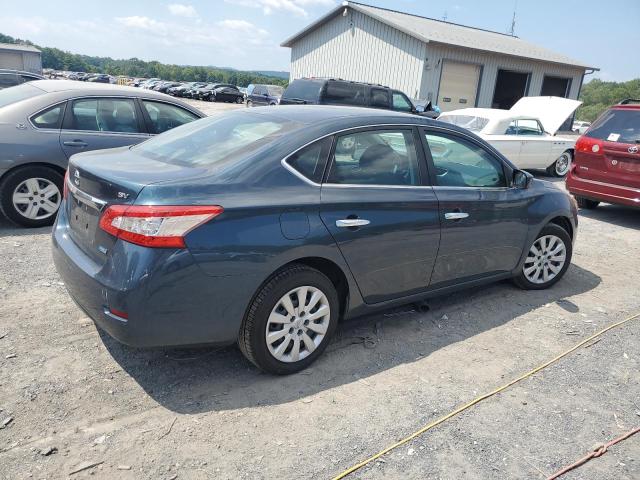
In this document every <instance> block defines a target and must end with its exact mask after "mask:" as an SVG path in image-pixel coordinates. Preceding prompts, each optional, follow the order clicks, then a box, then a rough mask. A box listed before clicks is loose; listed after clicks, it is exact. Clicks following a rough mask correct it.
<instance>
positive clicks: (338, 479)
mask: <svg viewBox="0 0 640 480" xmlns="http://www.w3.org/2000/svg"><path fill="white" fill-rule="evenodd" d="M638 317H640V313H636V314H635V315H632V316H630V317H627V318H625V319H624V320H621V321H620V322H617V323H614V324H612V325H609V326H608V327H606V328H603V329H602V330H600V331H599V332H597V333H594V334H593V335H591V336H590V337H589V338H586V339H584V340H582V341H581V342H580V343H578V344H577V345H575V346H573V347H571V348H570V349H569V350H567V351H565V352H562V353H561V354H560V355H558V356H557V357H555V358H553V359H551V360H549V361H548V362H546V363H543V364H542V365H540V366H539V367H536V368H534V369H533V370H531V371H529V372H527V373H525V374H524V375H522V376H520V377H518V378H516V379H515V380H511V381H510V382H509V383H507V384H506V385H503V386H502V387H499V388H496V389H495V390H493V391H492V392H489V393H486V394H484V395H481V396H479V397H478V398H476V399H474V400H472V401H470V402H469V403H467V404H465V405H463V406H461V407H459V408H457V409H455V410H454V411H453V412H451V413H449V414H447V415H445V416H444V417H441V418H439V419H437V420H435V421H433V422H431V423H429V424H428V425H425V426H424V427H422V428H421V429H420V430H418V431H416V432H414V433H412V434H411V435H409V436H408V437H405V438H403V439H402V440H400V441H399V442H396V443H394V444H393V445H390V446H388V447H387V448H385V449H384V450H381V451H379V452H378V453H376V454H375V455H372V456H370V457H369V458H367V459H365V460H363V461H361V462H360V463H357V464H356V465H354V466H353V467H351V468H348V469H346V470H345V471H344V472H342V473H340V474H339V475H337V476H335V477H333V480H341V479H342V478H345V477H346V476H347V475H350V474H352V473H353V472H355V471H356V470H359V469H361V468H362V467H364V466H365V465H367V464H369V463H371V462H373V461H374V460H377V459H378V458H380V457H382V456H383V455H385V454H387V453H389V452H390V451H391V450H394V449H396V448H398V447H400V446H402V445H404V444H405V443H407V442H410V441H411V440H413V439H414V438H416V437H419V436H420V435H422V434H423V433H425V432H426V431H428V430H431V429H432V428H433V427H436V426H438V425H440V424H441V423H443V422H446V421H447V420H449V419H450V418H452V417H455V416H456V415H458V414H459V413H461V412H464V411H465V410H467V409H468V408H471V407H473V406H474V405H475V404H477V403H480V402H482V401H483V400H486V399H487V398H489V397H492V396H493V395H495V394H497V393H500V392H502V391H503V390H506V389H507V388H509V387H511V386H512V385H515V384H516V383H518V382H520V381H522V380H524V379H525V378H528V377H530V376H531V375H534V374H536V373H538V372H539V371H540V370H543V369H545V368H547V367H548V366H549V365H551V364H553V363H555V362H557V361H558V360H560V359H561V358H562V357H566V356H567V355H569V354H570V353H572V352H574V351H575V350H577V349H578V348H580V347H582V346H583V345H585V344H587V343H589V342H590V341H591V340H594V339H595V338H597V337H599V336H601V335H602V334H604V333H606V332H608V331H609V330H611V329H613V328H616V327H619V326H620V325H623V324H625V323H627V322H629V321H631V320H633V319H635V318H638Z"/></svg>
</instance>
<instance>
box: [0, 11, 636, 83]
mask: <svg viewBox="0 0 640 480" xmlns="http://www.w3.org/2000/svg"><path fill="white" fill-rule="evenodd" d="M516 2H517V4H518V5H517V17H516V28H515V32H516V35H518V36H519V37H521V38H523V39H525V40H528V41H531V42H533V43H537V44H539V45H542V46H545V47H547V48H550V49H552V50H555V51H557V52H560V53H563V54H565V55H568V56H570V57H573V58H575V59H577V60H581V61H583V62H586V63H588V64H590V65H594V66H596V67H599V68H600V69H601V70H602V71H601V72H599V73H596V75H595V76H598V77H600V78H602V79H603V80H618V81H621V80H629V79H632V78H638V77H640V62H638V55H637V48H638V45H639V44H640V29H639V28H638V19H640V0H535V1H531V0H519V1H517V0H369V1H363V2H362V3H368V4H371V5H376V6H380V7H386V8H393V9H396V10H401V11H405V12H409V13H414V14H418V15H423V16H427V17H431V18H438V19H441V18H442V17H443V16H444V15H445V13H446V16H447V20H448V21H450V22H455V23H461V24H464V25H470V26H474V27H480V28H486V29H490V30H496V31H499V32H506V31H507V30H508V29H509V27H510V25H511V17H512V15H513V11H514V7H515V5H516ZM2 3H3V5H2V15H1V17H0V32H2V33H5V34H8V35H11V36H14V37H20V38H27V39H30V40H32V41H33V42H35V43H37V44H40V45H43V46H49V47H58V48H61V49H63V50H69V51H72V52H74V53H83V54H87V55H100V56H109V57H113V58H130V57H138V58H141V59H144V60H159V61H161V62H166V63H177V64H190V65H216V66H222V67H234V68H239V69H246V70H288V69H289V49H287V48H282V47H280V46H279V44H280V42H282V40H284V39H285V38H287V37H289V36H290V35H292V34H293V33H295V32H297V31H298V30H301V29H302V28H304V27H305V26H306V25H307V24H309V23H310V22H311V21H313V20H314V19H316V18H318V17H320V16H322V15H324V14H325V13H326V12H328V11H329V10H330V9H331V8H333V7H334V6H336V5H338V4H339V3H341V2H339V1H336V0H192V1H187V0H179V1H176V2H172V1H168V2H163V1H162V0H135V1H131V0H129V1H122V0H110V1H109V2H103V1H101V2H98V1H92V0H89V1H78V0H56V1H53V2H52V1H50V0H30V1H29V2H20V1H9V0H3V2H2Z"/></svg>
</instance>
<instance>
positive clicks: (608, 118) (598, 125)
mask: <svg viewBox="0 0 640 480" xmlns="http://www.w3.org/2000/svg"><path fill="white" fill-rule="evenodd" d="M585 136H587V137H591V138H597V139H599V140H606V141H609V142H619V143H640V110H622V109H620V110H616V109H611V110H609V111H608V112H607V113H605V114H604V115H602V116H601V117H600V118H598V120H596V121H595V123H594V124H593V125H591V128H590V129H589V130H587V133H585Z"/></svg>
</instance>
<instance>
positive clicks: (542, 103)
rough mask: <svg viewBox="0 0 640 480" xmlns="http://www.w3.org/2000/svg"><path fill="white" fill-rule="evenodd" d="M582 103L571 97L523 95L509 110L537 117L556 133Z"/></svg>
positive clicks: (547, 129) (550, 130)
mask: <svg viewBox="0 0 640 480" xmlns="http://www.w3.org/2000/svg"><path fill="white" fill-rule="evenodd" d="M580 105H582V102H581V101H579V100H571V99H570V98H561V97H522V98H521V99H520V100H518V101H517V102H516V104H515V105H514V106H513V107H511V110H509V111H510V112H511V113H513V114H516V115H527V116H531V117H533V118H537V119H538V120H540V122H541V123H542V126H543V127H544V129H545V130H546V131H547V132H548V133H550V134H551V135H555V134H556V132H557V131H558V129H559V128H560V126H562V124H563V123H564V122H565V121H566V120H567V118H569V116H570V115H572V114H573V112H575V111H576V109H577V108H578V107H579V106H580Z"/></svg>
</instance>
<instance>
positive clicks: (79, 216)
mask: <svg viewBox="0 0 640 480" xmlns="http://www.w3.org/2000/svg"><path fill="white" fill-rule="evenodd" d="M202 172H203V169H201V168H190V167H184V166H178V165H170V164H167V163H164V162H161V161H158V160H153V159H149V158H145V157H142V156H139V155H135V154H134V153H132V152H131V151H130V147H123V148H114V149H108V150H99V151H93V152H87V153H82V154H79V155H74V156H73V157H71V160H70V161H69V167H68V179H67V184H68V189H69V193H68V196H67V200H66V202H65V204H64V208H65V209H66V210H65V212H66V214H67V218H68V220H69V235H70V237H71V238H72V239H73V241H74V242H75V243H76V244H77V245H78V246H79V247H80V248H81V249H82V250H83V251H84V252H85V253H86V254H87V255H89V256H90V257H91V258H92V259H93V260H94V261H96V262H98V263H102V262H104V260H105V259H106V255H107V254H108V252H109V250H111V248H112V247H113V244H114V243H115V238H114V237H113V236H111V235H109V234H108V233H106V232H104V231H102V230H101V229H100V227H99V222H100V217H101V216H102V214H103V213H104V211H105V210H106V209H107V208H108V207H109V206H110V205H114V204H118V205H128V204H133V203H134V201H135V200H136V198H137V197H138V194H139V193H140V192H141V191H142V189H143V188H144V187H145V186H147V185H150V184H152V183H159V182H165V181H169V180H180V179H186V178H190V177H195V176H198V175H200V174H202Z"/></svg>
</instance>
